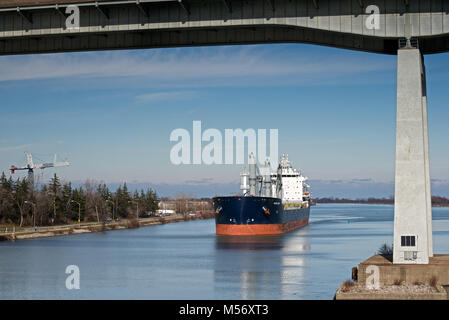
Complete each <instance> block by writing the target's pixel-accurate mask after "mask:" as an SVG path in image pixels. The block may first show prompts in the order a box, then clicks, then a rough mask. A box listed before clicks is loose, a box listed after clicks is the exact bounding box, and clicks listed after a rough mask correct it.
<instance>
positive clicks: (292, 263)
mask: <svg viewBox="0 0 449 320" xmlns="http://www.w3.org/2000/svg"><path fill="white" fill-rule="evenodd" d="M308 230H309V228H308V227H305V228H303V229H301V230H297V231H295V232H294V233H290V234H285V235H272V236H239V237H233V236H217V237H216V240H215V247H216V250H217V253H218V254H217V258H216V259H215V268H214V279H215V291H216V292H217V294H218V295H219V296H220V295H221V294H223V295H227V294H228V292H229V290H230V287H232V284H231V283H233V284H234V288H233V289H232V290H233V292H234V293H239V297H237V298H239V299H279V297H280V298H281V299H282V298H284V297H288V296H289V295H290V294H291V292H290V291H291V288H292V287H295V288H296V289H300V286H295V284H300V283H301V282H303V281H304V280H305V276H306V274H305V268H304V265H305V258H304V254H305V253H306V252H307V251H309V250H310V243H309V241H308ZM236 276H237V277H238V279H239V280H238V281H235V280H234V281H232V279H229V278H230V277H232V278H235V277H236Z"/></svg>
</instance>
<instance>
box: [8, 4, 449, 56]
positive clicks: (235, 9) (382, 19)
mask: <svg viewBox="0 0 449 320" xmlns="http://www.w3.org/2000/svg"><path fill="white" fill-rule="evenodd" d="M9 2H10V3H19V4H20V3H22V4H24V5H23V6H19V7H17V6H14V7H13V6H9V7H8V6H7V4H8V0H5V1H2V4H1V5H0V54H3V55H5V54H25V53H45V52H66V51H88V50H108V49H130V48H156V47H176V46H203V45H231V44H255V43H281V42H293V43H313V44H319V45H327V46H335V47H339V48H346V49H354V50H364V51H369V52H377V53H386V54H396V50H397V47H398V46H397V42H398V40H399V39H403V38H404V37H406V36H411V37H413V38H415V39H417V40H418V41H419V47H420V50H421V51H422V52H423V53H424V54H426V53H437V52H446V51H449V15H448V12H449V1H443V0H440V1H438V0H436V1H435V0H433V1H430V0H429V1H426V0H421V1H417V0H416V1H413V0H411V1H404V0H393V1H390V0H389V1H385V0H373V1H370V2H369V5H377V6H378V8H379V11H380V14H379V28H378V29H368V28H367V27H366V24H365V21H366V19H368V18H369V16H370V14H371V13H366V12H365V10H366V8H365V6H366V5H368V3H367V2H366V1H362V0H357V1H356V0H320V1H318V0H246V1H243V0H207V1H205V0H203V1H200V0H116V1H113V0H109V1H107V0H103V1H89V0H33V1H31V0H15V1H12V0H9ZM30 3H34V4H36V3H37V5H32V6H31V5H25V4H30ZM70 4H76V5H78V6H79V8H80V17H81V20H80V28H79V30H73V29H72V30H68V29H66V28H65V19H66V17H67V15H66V14H65V8H66V7H67V6H68V5H70ZM2 6H3V7H2ZM5 6H6V7H5ZM55 9H56V10H55ZM407 23H408V24H409V25H407Z"/></svg>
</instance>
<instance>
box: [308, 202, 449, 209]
mask: <svg viewBox="0 0 449 320" xmlns="http://www.w3.org/2000/svg"><path fill="white" fill-rule="evenodd" d="M315 204H367V205H386V206H393V205H394V203H393V202H391V203H380V202H364V201H361V202H356V201H354V202H352V201H348V202H343V201H334V202H332V201H325V202H315ZM448 207H449V204H432V208H448Z"/></svg>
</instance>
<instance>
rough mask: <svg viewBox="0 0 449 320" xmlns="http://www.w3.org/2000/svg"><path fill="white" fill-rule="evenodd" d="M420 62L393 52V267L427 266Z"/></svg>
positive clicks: (411, 52)
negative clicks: (394, 154)
mask: <svg viewBox="0 0 449 320" xmlns="http://www.w3.org/2000/svg"><path fill="white" fill-rule="evenodd" d="M428 139H429V138H428V124H427V97H426V77H425V68H424V60H423V57H422V55H421V52H420V51H419V49H416V48H403V49H399V50H398V70H397V114H396V168H395V204H394V247H393V263H416V264H428V263H429V257H431V256H432V255H433V249H432V248H433V244H432V210H431V209H432V208H431V203H430V200H431V196H430V170H429V140H428Z"/></svg>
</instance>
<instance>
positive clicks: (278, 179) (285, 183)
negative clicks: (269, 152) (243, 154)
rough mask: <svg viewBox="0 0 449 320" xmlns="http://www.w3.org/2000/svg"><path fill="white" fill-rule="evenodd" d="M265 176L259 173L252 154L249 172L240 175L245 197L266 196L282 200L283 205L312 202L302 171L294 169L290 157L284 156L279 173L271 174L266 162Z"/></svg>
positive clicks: (241, 187)
mask: <svg viewBox="0 0 449 320" xmlns="http://www.w3.org/2000/svg"><path fill="white" fill-rule="evenodd" d="M264 169H265V175H261V174H260V173H259V168H258V166H257V164H256V163H255V158H254V155H253V154H250V161H249V172H248V171H246V169H245V170H244V171H243V172H242V173H241V174H240V179H241V184H240V189H241V190H242V193H243V195H244V196H265V197H274V198H280V199H282V202H283V203H302V202H308V201H309V200H310V192H309V190H308V188H310V187H309V186H308V185H307V183H306V181H307V179H308V178H307V177H304V176H303V175H302V174H301V172H300V171H298V170H296V169H294V168H293V167H292V164H291V162H290V161H289V160H288V155H287V154H283V155H282V157H281V161H280V163H279V166H278V169H277V172H271V167H270V162H269V161H268V160H267V161H266V162H265V168H264Z"/></svg>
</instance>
